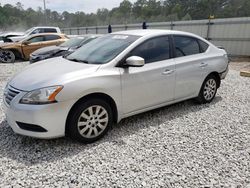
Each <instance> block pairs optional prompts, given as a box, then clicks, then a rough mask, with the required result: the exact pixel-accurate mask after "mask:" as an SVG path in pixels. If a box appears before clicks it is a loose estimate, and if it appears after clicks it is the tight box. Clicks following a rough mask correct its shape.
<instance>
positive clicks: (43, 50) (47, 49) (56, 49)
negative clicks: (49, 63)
mask: <svg viewBox="0 0 250 188" xmlns="http://www.w3.org/2000/svg"><path fill="white" fill-rule="evenodd" d="M65 50H68V48H63V47H60V46H47V47H44V48H40V49H38V50H36V51H34V52H33V53H32V55H35V56H36V55H45V54H54V53H57V52H59V51H65Z"/></svg>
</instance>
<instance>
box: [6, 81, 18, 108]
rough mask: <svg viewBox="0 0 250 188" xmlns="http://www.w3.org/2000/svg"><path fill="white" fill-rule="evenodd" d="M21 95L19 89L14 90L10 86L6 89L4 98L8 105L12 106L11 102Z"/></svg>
mask: <svg viewBox="0 0 250 188" xmlns="http://www.w3.org/2000/svg"><path fill="white" fill-rule="evenodd" d="M19 93H20V91H18V90H17V89H14V88H12V87H10V86H8V88H7V89H6V91H5V92H4V98H5V101H6V103H7V104H8V105H10V103H11V101H12V100H13V99H14V98H15V97H16V96H17V95H18V94H19Z"/></svg>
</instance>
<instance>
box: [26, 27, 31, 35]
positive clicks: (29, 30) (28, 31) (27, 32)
mask: <svg viewBox="0 0 250 188" xmlns="http://www.w3.org/2000/svg"><path fill="white" fill-rule="evenodd" d="M32 30H33V27H32V28H30V29H28V30H27V31H25V32H24V35H28V34H29V33H30V32H31V31H32Z"/></svg>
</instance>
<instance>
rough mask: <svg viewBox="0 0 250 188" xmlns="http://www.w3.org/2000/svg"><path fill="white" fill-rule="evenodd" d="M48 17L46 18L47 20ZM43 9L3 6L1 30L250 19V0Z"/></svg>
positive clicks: (140, 1) (149, 0) (160, 0)
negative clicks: (211, 18)
mask: <svg viewBox="0 0 250 188" xmlns="http://www.w3.org/2000/svg"><path fill="white" fill-rule="evenodd" d="M45 14H46V19H45ZM45 14H44V11H43V9H42V8H41V7H38V8H37V9H36V10H34V9H32V8H28V9H24V8H23V5H22V3H20V2H18V3H17V4H16V5H15V6H13V5H10V4H5V5H1V4H0V30H9V29H19V28H20V29H26V28H29V27H32V26H37V25H50V26H59V27H84V26H99V25H108V24H129V23H138V22H143V21H146V22H163V21H178V20H197V19H208V17H209V16H211V15H212V16H214V17H215V18H230V17H247V16H250V1H249V0H137V1H136V2H135V3H131V2H130V1H129V0H124V1H122V2H121V3H120V6H119V7H115V8H113V9H111V10H108V9H106V8H102V9H98V10H97V12H96V13H90V14H87V13H84V12H83V11H78V12H75V13H70V12H67V11H64V12H62V13H59V12H57V11H52V10H50V9H46V11H45Z"/></svg>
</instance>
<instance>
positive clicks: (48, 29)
mask: <svg viewBox="0 0 250 188" xmlns="http://www.w3.org/2000/svg"><path fill="white" fill-rule="evenodd" d="M44 33H57V32H56V29H53V28H45V29H44Z"/></svg>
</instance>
